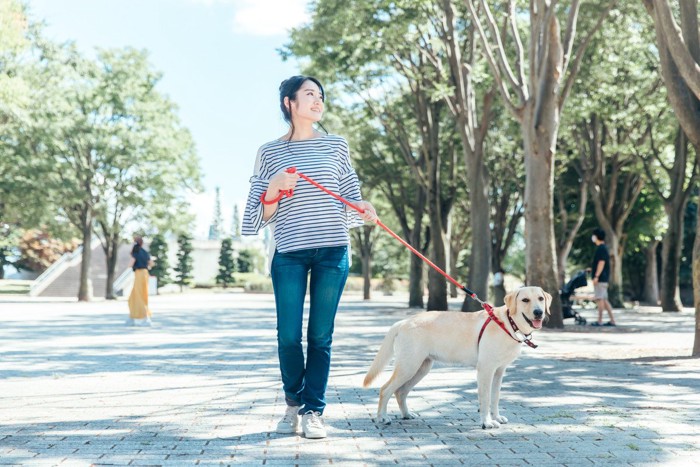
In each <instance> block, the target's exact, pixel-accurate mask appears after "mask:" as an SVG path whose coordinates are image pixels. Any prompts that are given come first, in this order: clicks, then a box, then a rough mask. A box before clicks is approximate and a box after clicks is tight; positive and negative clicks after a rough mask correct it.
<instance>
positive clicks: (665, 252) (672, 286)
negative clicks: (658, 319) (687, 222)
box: [661, 202, 686, 311]
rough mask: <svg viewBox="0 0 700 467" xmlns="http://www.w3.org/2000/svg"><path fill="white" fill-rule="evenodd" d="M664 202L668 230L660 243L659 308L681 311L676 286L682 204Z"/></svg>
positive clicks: (679, 296) (679, 253) (679, 297)
mask: <svg viewBox="0 0 700 467" xmlns="http://www.w3.org/2000/svg"><path fill="white" fill-rule="evenodd" d="M673 204H675V203H667V204H666V206H665V207H666V215H667V217H668V230H667V231H666V234H665V235H664V238H663V241H662V244H661V308H662V309H663V311H681V310H682V309H683V305H681V293H680V288H679V286H678V271H679V270H680V262H681V247H682V246H683V214H684V213H685V204H686V203H685V202H683V203H681V204H682V206H673Z"/></svg>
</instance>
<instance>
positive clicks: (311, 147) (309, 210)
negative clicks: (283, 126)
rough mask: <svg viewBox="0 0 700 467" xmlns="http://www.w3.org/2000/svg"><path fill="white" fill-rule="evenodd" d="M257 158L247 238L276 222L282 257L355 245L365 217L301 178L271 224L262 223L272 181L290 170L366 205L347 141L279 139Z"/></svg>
mask: <svg viewBox="0 0 700 467" xmlns="http://www.w3.org/2000/svg"><path fill="white" fill-rule="evenodd" d="M258 159H259V165H258V164H256V168H255V173H254V175H253V176H252V177H251V179H250V191H249V193H248V201H247V203H246V208H245V213H244V214H243V226H242V233H243V235H255V234H257V233H258V231H259V230H260V229H261V228H263V227H265V226H266V225H268V224H274V239H275V243H276V245H277V251H279V252H280V253H287V252H290V251H295V250H303V249H307V248H323V247H331V246H342V245H348V244H349V243H350V240H349V236H348V230H349V229H350V228H352V227H357V226H359V225H362V224H363V222H362V219H360V217H359V216H358V215H357V213H356V212H355V211H353V210H346V209H345V205H344V204H343V203H341V202H340V201H338V200H336V199H335V198H333V197H331V196H330V195H328V194H327V193H324V192H323V191H321V190H319V189H318V188H316V187H314V186H313V185H311V184H310V183H309V182H307V181H306V180H303V179H299V182H298V183H297V185H296V188H295V189H294V195H293V196H292V197H291V198H287V197H285V198H282V200H281V201H280V202H279V205H278V207H277V211H275V214H273V216H272V217H271V218H270V219H268V220H267V221H263V205H262V202H261V201H260V197H261V196H262V194H263V193H264V192H265V191H266V190H267V187H268V185H269V183H270V179H271V178H272V177H273V176H274V175H275V174H277V173H278V172H280V171H282V170H285V169H288V168H289V167H296V168H297V171H299V172H301V173H303V174H305V175H307V176H309V177H310V178H311V179H313V180H315V181H317V182H318V183H320V184H321V185H323V186H325V187H326V188H328V189H329V190H331V191H332V192H334V193H337V194H339V195H340V196H342V197H343V198H345V199H347V200H348V201H351V202H357V201H361V200H362V196H361V194H360V184H359V181H358V179H357V174H356V173H355V170H354V169H353V168H352V165H351V164H350V153H349V150H348V143H347V141H345V138H343V137H341V136H337V135H326V136H323V137H320V138H313V139H308V140H299V141H286V140H274V141H271V142H269V143H266V144H264V145H263V146H262V147H261V148H260V150H259V152H258Z"/></svg>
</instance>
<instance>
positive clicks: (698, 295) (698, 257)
mask: <svg viewBox="0 0 700 467" xmlns="http://www.w3.org/2000/svg"><path fill="white" fill-rule="evenodd" d="M695 152H696V153H697V154H700V147H698V146H696V147H695ZM697 215H698V219H700V199H699V200H698V212H697ZM693 302H694V303H695V342H694V344H693V357H700V222H697V223H696V224H695V243H694V244H693Z"/></svg>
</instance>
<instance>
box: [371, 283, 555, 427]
mask: <svg viewBox="0 0 700 467" xmlns="http://www.w3.org/2000/svg"><path fill="white" fill-rule="evenodd" d="M504 301H505V305H504V306H501V307H498V308H495V309H493V314H494V315H495V317H496V318H497V319H498V320H499V321H500V322H501V323H503V324H504V326H505V329H506V330H507V332H508V333H506V331H505V330H504V329H502V328H501V326H500V325H499V324H498V322H494V320H493V318H491V320H489V314H488V312H487V311H486V310H482V311H479V312H475V313H461V312H447V311H428V312H423V313H420V314H417V315H415V316H411V317H409V318H406V319H403V320H401V321H399V322H397V323H395V324H394V325H393V326H391V328H390V329H389V332H388V333H387V335H386V337H385V338H384V341H383V342H382V345H381V347H380V349H379V352H378V353H377V355H376V356H375V357H374V361H373V362H372V366H371V367H370V369H369V370H368V371H367V375H366V376H365V380H364V384H363V385H364V387H367V386H369V385H370V384H371V383H372V381H374V379H375V378H376V377H377V375H378V374H379V373H380V372H381V371H382V369H383V368H384V367H385V366H386V365H387V364H388V363H389V360H390V359H391V356H392V354H395V364H394V373H393V374H392V375H391V378H390V379H389V381H387V382H386V384H384V386H382V388H381V390H380V391H379V407H378V409H377V422H378V423H384V424H389V423H391V421H390V419H389V418H388V417H387V415H386V407H387V404H388V402H389V399H390V398H391V395H392V394H394V395H395V396H396V401H397V402H398V403H399V409H400V410H401V415H402V416H403V418H404V419H411V418H415V417H416V415H415V414H413V413H412V412H411V411H409V410H408V406H407V405H406V396H408V393H409V392H410V391H411V389H413V387H414V386H415V385H416V384H418V382H419V381H420V380H421V379H423V378H424V377H425V375H427V374H428V372H429V371H430V369H431V368H432V366H433V362H434V361H439V362H446V363H453V364H463V365H470V366H475V367H476V380H477V388H478V394H479V414H480V416H481V427H482V428H483V429H490V428H498V427H500V426H501V424H503V423H508V419H507V418H506V417H504V416H503V415H501V414H500V413H499V411H498V400H499V397H500V392H501V382H502V381H503V375H504V374H505V371H506V368H507V367H508V365H510V364H511V363H512V362H513V361H514V360H515V359H516V358H517V357H518V355H520V351H521V349H522V342H524V341H525V340H527V341H528V343H529V338H528V339H526V337H525V335H530V334H532V332H533V331H536V330H538V329H541V328H542V323H543V320H544V319H545V317H546V315H549V314H550V311H549V307H550V305H551V303H552V296H551V295H550V294H548V293H547V292H545V291H544V290H542V289H541V288H540V287H523V288H520V289H518V290H516V291H513V292H511V293H509V294H507V295H506V296H505V298H504ZM509 314H510V317H511V318H512V322H514V323H515V326H516V327H517V329H513V325H512V322H511V321H510V320H509V317H508V315H509ZM487 320H488V321H489V322H488V323H487ZM485 323H486V324H485ZM509 334H510V335H509ZM529 345H531V346H534V344H529Z"/></svg>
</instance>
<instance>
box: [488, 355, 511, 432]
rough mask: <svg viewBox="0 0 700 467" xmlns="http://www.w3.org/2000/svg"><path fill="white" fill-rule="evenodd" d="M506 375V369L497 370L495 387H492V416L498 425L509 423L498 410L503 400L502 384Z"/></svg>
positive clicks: (494, 379) (494, 376) (494, 381)
mask: <svg viewBox="0 0 700 467" xmlns="http://www.w3.org/2000/svg"><path fill="white" fill-rule="evenodd" d="M505 374H506V367H504V366H503V367H500V368H497V369H496V372H495V373H494V375H493V386H492V387H491V416H492V417H493V419H494V420H496V421H497V422H498V423H508V419H507V418H506V417H503V416H502V415H501V414H500V412H499V410H498V403H499V401H500V399H501V383H502V382H503V376H504V375H505Z"/></svg>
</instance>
